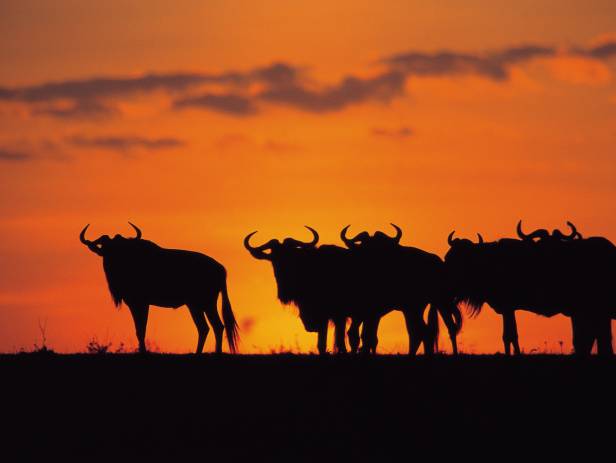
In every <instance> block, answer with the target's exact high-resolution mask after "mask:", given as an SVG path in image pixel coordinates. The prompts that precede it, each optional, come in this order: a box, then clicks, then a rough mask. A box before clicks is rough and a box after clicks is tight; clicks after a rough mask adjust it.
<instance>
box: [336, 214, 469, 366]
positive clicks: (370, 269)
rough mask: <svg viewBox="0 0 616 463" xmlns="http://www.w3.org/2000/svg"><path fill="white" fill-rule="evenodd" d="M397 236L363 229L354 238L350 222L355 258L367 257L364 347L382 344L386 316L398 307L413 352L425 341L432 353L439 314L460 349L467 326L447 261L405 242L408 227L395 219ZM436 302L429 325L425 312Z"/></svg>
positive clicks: (347, 241)
mask: <svg viewBox="0 0 616 463" xmlns="http://www.w3.org/2000/svg"><path fill="white" fill-rule="evenodd" d="M391 225H392V226H393V227H394V228H395V230H396V235H395V236H393V237H390V236H388V235H386V234H385V233H383V232H381V231H377V232H376V233H375V234H374V235H373V236H370V235H369V234H368V232H366V231H363V232H361V233H359V234H357V235H356V236H355V237H353V238H348V237H347V236H346V233H347V231H348V229H349V226H348V225H347V226H346V227H345V228H343V229H342V231H341V232H340V238H341V239H342V241H343V242H344V243H345V244H346V246H347V247H348V248H349V249H350V250H351V252H352V255H353V257H354V259H355V260H356V261H358V262H361V265H360V268H361V275H360V277H359V278H360V281H361V286H362V287H363V288H364V296H363V297H364V298H368V299H369V298H372V299H371V300H370V299H369V300H368V306H369V307H370V310H368V311H366V313H365V314H364V320H363V321H364V327H363V333H362V349H364V350H371V351H374V350H375V349H376V344H377V342H378V339H377V330H378V324H379V321H380V319H381V318H382V317H383V316H384V315H385V314H387V313H389V312H391V311H392V310H400V311H401V312H402V313H403V315H404V319H405V322H406V328H407V332H408V335H409V354H411V355H414V354H415V353H416V352H417V350H418V349H419V346H420V345H421V343H422V342H423V344H424V351H425V352H426V354H430V353H432V352H433V351H434V348H435V347H436V342H437V337H438V313H440V314H441V317H442V318H443V320H444V322H445V324H446V326H447V329H448V331H449V337H450V339H451V343H452V349H453V352H454V354H457V352H458V348H457V343H456V336H457V334H458V333H459V331H460V329H461V327H462V316H461V313H460V310H459V309H458V307H457V305H456V304H455V303H454V301H453V298H452V297H451V296H450V294H449V288H448V282H447V280H446V273H445V265H444V263H443V261H442V259H441V258H440V257H439V256H437V255H435V254H432V253H429V252H426V251H423V250H421V249H418V248H414V247H410V246H402V245H400V239H401V238H402V230H401V229H400V227H398V226H397V225H395V224H391ZM428 304H430V311H429V313H428V325H427V326H426V324H425V322H424V319H423V314H424V312H425V309H426V307H427V306H428Z"/></svg>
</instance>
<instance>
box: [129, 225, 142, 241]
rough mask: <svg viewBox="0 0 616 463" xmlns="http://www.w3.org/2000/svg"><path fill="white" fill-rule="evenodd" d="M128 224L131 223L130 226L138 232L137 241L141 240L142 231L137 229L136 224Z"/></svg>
mask: <svg viewBox="0 0 616 463" xmlns="http://www.w3.org/2000/svg"><path fill="white" fill-rule="evenodd" d="M128 223H129V225H130V226H131V227H133V228H134V229H135V231H136V232H137V236H135V239H136V240H138V239H141V230H139V227H137V226H136V225H135V224H133V223H131V222H128Z"/></svg>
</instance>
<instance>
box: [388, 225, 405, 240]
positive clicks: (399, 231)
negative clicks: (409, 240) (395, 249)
mask: <svg viewBox="0 0 616 463" xmlns="http://www.w3.org/2000/svg"><path fill="white" fill-rule="evenodd" d="M390 225H391V226H392V227H394V228H395V229H396V236H394V237H393V238H392V239H393V240H394V241H395V242H396V244H397V243H399V242H400V239H402V229H401V228H400V227H399V226H398V225H396V224H395V223H390Z"/></svg>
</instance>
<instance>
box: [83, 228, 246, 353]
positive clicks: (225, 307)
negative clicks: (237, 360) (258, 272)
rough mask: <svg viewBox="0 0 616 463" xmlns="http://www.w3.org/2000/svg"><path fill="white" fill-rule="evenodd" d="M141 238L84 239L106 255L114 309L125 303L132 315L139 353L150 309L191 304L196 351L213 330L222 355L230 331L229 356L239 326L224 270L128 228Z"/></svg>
mask: <svg viewBox="0 0 616 463" xmlns="http://www.w3.org/2000/svg"><path fill="white" fill-rule="evenodd" d="M130 225H131V226H132V227H133V228H134V229H135V231H136V232H137V236H136V237H135V238H124V237H122V236H121V235H116V236H114V237H113V238H110V237H109V236H107V235H103V236H101V237H100V238H98V239H96V240H94V241H89V240H87V239H86V237H85V234H86V230H87V229H88V226H89V225H87V226H86V227H85V228H84V229H83V230H82V232H81V234H80V237H79V238H80V240H81V242H82V243H83V244H85V245H86V246H87V247H88V248H89V249H90V250H91V251H92V252H94V253H96V254H98V255H99V256H102V258H103V268H104V271H105V276H106V278H107V284H108V286H109V291H110V293H111V296H112V298H113V301H114V303H115V305H116V306H119V305H120V304H122V302H124V303H125V304H126V305H127V306H128V308H129V309H130V312H131V314H132V317H133V320H134V323H135V331H136V334H137V339H138V341H139V351H140V352H145V351H146V345H145V334H146V326H147V321H148V312H149V307H150V305H155V306H160V307H169V308H174V309H175V308H178V307H180V306H182V305H187V306H188V309H189V311H190V314H191V316H192V319H193V321H194V323H195V325H196V327H197V331H198V341H197V350H196V351H197V353H201V352H202V351H203V345H204V343H205V340H206V337H207V334H208V332H209V327H208V324H207V322H206V319H205V316H206V315H207V319H208V320H209V322H210V324H211V325H212V328H213V330H214V336H215V339H216V352H217V353H220V352H222V338H223V332H225V331H226V335H227V341H228V343H229V349H230V350H231V352H235V351H236V348H237V341H238V332H237V323H236V321H235V317H234V315H233V310H232V309H231V303H230V301H229V295H228V293H227V283H226V280H227V274H226V270H225V268H224V267H223V266H222V265H221V264H220V263H219V262H217V261H216V260H214V259H212V258H211V257H209V256H206V255H205V254H201V253H198V252H193V251H185V250H180V249H166V248H162V247H160V246H158V245H157V244H155V243H153V242H151V241H148V240H144V239H142V238H141V231H140V230H139V228H137V227H136V226H135V225H133V224H130ZM219 294H221V295H222V318H223V321H224V322H223V321H221V320H220V317H219V316H218V311H217V307H216V305H217V300H218V295H219Z"/></svg>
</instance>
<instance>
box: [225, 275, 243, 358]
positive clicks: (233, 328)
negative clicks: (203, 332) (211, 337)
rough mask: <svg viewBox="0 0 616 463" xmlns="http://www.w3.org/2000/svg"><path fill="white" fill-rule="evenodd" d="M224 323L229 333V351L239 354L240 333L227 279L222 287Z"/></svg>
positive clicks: (226, 331)
mask: <svg viewBox="0 0 616 463" xmlns="http://www.w3.org/2000/svg"><path fill="white" fill-rule="evenodd" d="M221 293H222V321H223V324H224V325H225V333H227V342H228V343H229V350H230V351H231V352H232V353H235V352H237V346H238V344H239V341H240V336H239V333H238V326H237V321H236V320H235V315H233V310H232V309H231V301H229V294H228V293H227V279H226V277H225V279H224V282H223V285H222V290H221Z"/></svg>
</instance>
